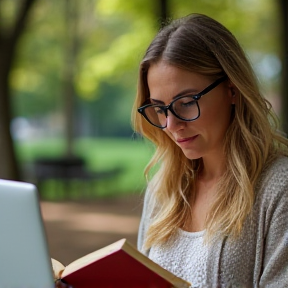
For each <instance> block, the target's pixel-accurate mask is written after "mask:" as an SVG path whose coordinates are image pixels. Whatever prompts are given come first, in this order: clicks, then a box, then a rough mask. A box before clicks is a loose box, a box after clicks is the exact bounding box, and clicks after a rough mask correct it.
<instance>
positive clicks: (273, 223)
mask: <svg viewBox="0 0 288 288" xmlns="http://www.w3.org/2000/svg"><path fill="white" fill-rule="evenodd" d="M137 110H138V111H137ZM138 112H139V113H138ZM133 121H134V126H135V130H136V131H137V132H139V133H140V134H142V135H143V136H145V137H146V138H148V139H149V140H151V141H152V142H153V143H154V144H155V146H156V152H155V154H154V156H153V158H152V159H151V161H150V163H149V165H148V166H147V169H146V171H145V174H146V176H147V177H148V179H149V182H148V187H147V191H146V195H145V203H144V210H143V215H142V220H141V225H140V230H139V239H138V248H139V250H141V251H142V252H143V253H145V254H146V255H147V256H148V257H149V258H151V259H152V260H153V261H155V262H157V263H158V264H160V265H161V266H163V267H164V268H166V269H167V270H170V271H171V272H173V273H174V274H176V275H177V276H179V277H182V278H184V279H185V280H187V281H189V282H191V283H192V287H278V288H279V287H288V208H287V207H288V158H287V155H288V149H287V146H288V141H287V139H286V138H284V137H283V136H282V135H281V134H280V133H278V131H277V121H276V119H275V117H274V116H273V113H272V109H271V105H270V104H269V103H268V102H267V101H266V100H265V99H264V98H263V97H262V95H261V93H260V92H259V88H258V84H257V80H256V77H255V75H254V73H253V71H252V68H251V65H250V64H249V62H248V60H247V58H246V56H245V54H244V52H243V50H242V49H241V47H240V46H239V44H238V42H237V40H236V39H235V37H234V36H233V35H232V34H231V33H230V32H229V31H228V30H227V29H226V28H225V27H223V26H222V25H221V24H220V23H218V22H216V21H215V20H213V19H211V18H209V17H207V16H204V15H199V14H192V15H189V16H187V17H185V18H183V19H179V20H176V21H174V22H172V23H171V24H170V25H168V26H166V27H164V28H163V29H162V30H161V31H160V32H159V33H158V35H157V36H156V37H155V39H154V40H153V41H152V43H151V44H150V46H149V48H148V49H147V51H146V54H145V56H144V58H143V61H142V62H141V65H140V73H139V84H138V93H137V97H136V101H135V106H134V114H133ZM155 165H156V166H157V167H158V170H157V172H156V173H155V174H154V175H153V177H151V179H150V178H149V176H150V173H149V172H150V171H151V168H153V167H154V166H155Z"/></svg>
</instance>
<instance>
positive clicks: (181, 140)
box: [176, 135, 198, 144]
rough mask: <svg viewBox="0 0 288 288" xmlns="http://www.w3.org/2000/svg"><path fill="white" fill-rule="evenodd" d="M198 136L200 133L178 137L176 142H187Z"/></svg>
mask: <svg viewBox="0 0 288 288" xmlns="http://www.w3.org/2000/svg"><path fill="white" fill-rule="evenodd" d="M197 137H198V135H195V136H192V137H188V138H178V139H176V142H177V143H179V144H182V143H187V142H190V141H193V140H194V139H196V138H197Z"/></svg>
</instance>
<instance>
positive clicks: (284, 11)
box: [278, 0, 288, 134]
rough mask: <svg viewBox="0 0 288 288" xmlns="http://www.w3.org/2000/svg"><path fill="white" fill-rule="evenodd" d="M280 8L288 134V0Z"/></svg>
mask: <svg viewBox="0 0 288 288" xmlns="http://www.w3.org/2000/svg"><path fill="white" fill-rule="evenodd" d="M278 3H279V10H280V14H281V20H282V37H281V38H282V79H281V80H282V81H281V82H282V83H281V84H282V85H281V89H282V111H281V112H282V113H281V115H282V126H283V130H284V132H285V133H287V134H288V81H287V77H288V2H287V0H279V2H278Z"/></svg>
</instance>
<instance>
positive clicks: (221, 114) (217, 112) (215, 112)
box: [197, 102, 232, 134]
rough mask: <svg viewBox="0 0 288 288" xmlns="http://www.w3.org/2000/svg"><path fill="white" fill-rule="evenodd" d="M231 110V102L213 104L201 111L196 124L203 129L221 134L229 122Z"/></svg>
mask: <svg viewBox="0 0 288 288" xmlns="http://www.w3.org/2000/svg"><path fill="white" fill-rule="evenodd" d="M222 103H223V102H222ZM231 111H232V110H231V104H229V103H227V102H226V103H223V104H222V105H218V104H217V105H214V106H212V107H210V109H207V110H205V111H203V113H201V115H200V117H199V119H198V120H199V122H198V123H197V124H199V125H201V127H203V128H204V129H209V130H210V131H212V132H213V131H215V133H216V132H218V133H221V134H223V133H225V132H226V130H227V128H228V126H229V124H230V119H231Z"/></svg>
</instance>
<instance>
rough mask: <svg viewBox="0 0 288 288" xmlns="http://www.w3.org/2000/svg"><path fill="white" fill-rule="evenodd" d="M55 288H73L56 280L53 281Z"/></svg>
mask: <svg viewBox="0 0 288 288" xmlns="http://www.w3.org/2000/svg"><path fill="white" fill-rule="evenodd" d="M55 288H73V287H72V286H70V285H68V284H66V283H64V282H62V281H61V279H58V280H56V281H55Z"/></svg>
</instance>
